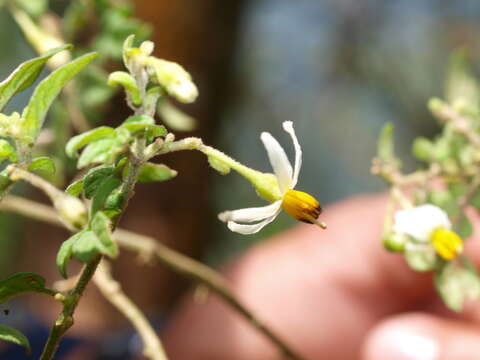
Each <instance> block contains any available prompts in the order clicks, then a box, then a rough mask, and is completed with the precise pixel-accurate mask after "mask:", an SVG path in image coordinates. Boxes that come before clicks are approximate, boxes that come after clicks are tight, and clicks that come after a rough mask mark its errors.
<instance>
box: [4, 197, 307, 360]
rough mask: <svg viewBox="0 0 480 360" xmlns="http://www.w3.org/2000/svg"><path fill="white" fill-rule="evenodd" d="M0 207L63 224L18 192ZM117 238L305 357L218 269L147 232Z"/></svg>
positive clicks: (286, 352)
mask: <svg viewBox="0 0 480 360" xmlns="http://www.w3.org/2000/svg"><path fill="white" fill-rule="evenodd" d="M0 210H3V211H10V212H15V213H17V214H21V215H24V216H27V217H30V218H32V219H36V220H39V221H43V222H47V223H50V224H52V225H56V226H64V225H63V224H62V222H61V221H60V220H59V217H58V215H57V214H56V212H55V210H54V209H53V208H51V207H49V206H46V205H43V204H39V203H37V202H34V201H31V200H27V199H23V198H20V197H17V196H12V195H11V196H8V197H6V198H5V199H4V200H3V201H2V202H1V203H0ZM114 238H115V239H116V240H117V242H118V244H119V245H120V246H122V247H124V248H125V249H128V250H131V251H134V252H136V253H137V254H139V255H140V256H142V257H144V258H146V259H149V260H156V261H158V262H159V263H161V264H164V265H166V266H167V267H169V268H171V269H173V270H174V271H176V272H178V273H180V274H183V275H185V276H187V277H189V278H190V279H192V280H194V281H196V282H198V283H200V284H202V285H204V286H205V287H207V288H208V289H209V290H211V291H212V292H213V293H215V294H217V295H218V296H219V297H220V298H221V299H222V300H223V301H224V302H225V303H226V304H228V305H229V306H231V307H232V308H233V309H235V310H236V311H237V312H239V313H240V314H241V315H242V316H243V317H244V318H245V319H246V320H247V321H248V322H249V323H250V324H251V325H252V326H253V327H255V328H256V329H257V330H258V331H259V332H261V333H262V334H263V335H264V336H265V337H267V338H268V339H269V340H270V341H271V342H272V343H273V344H274V345H275V347H276V348H277V349H278V350H279V352H280V353H281V354H282V355H283V356H284V357H285V358H286V359H292V360H300V359H302V357H301V356H300V355H299V354H297V353H295V352H294V351H293V350H292V349H290V347H289V345H287V344H286V342H284V340H283V339H281V338H280V337H278V336H277V335H276V334H275V333H274V332H273V331H272V330H271V329H270V328H269V327H268V326H267V325H266V324H264V323H263V322H262V321H261V320H260V319H258V318H257V317H256V316H255V315H254V314H253V313H251V312H250V310H248V309H247V308H246V307H245V306H244V305H243V304H242V303H241V302H240V301H239V300H238V299H237V298H236V297H235V295H234V294H233V293H232V291H231V290H230V288H229V286H228V283H227V281H226V280H225V279H224V278H223V277H222V276H221V275H220V274H218V273H217V272H216V271H215V270H213V269H211V268H209V267H208V266H206V265H203V264H202V263H199V262H197V261H195V260H193V259H191V258H189V257H188V256H185V255H182V254H180V253H178V252H176V251H174V250H172V249H170V248H168V247H167V246H165V245H163V244H161V243H159V242H157V241H156V240H155V239H154V238H151V237H148V236H144V235H140V234H136V233H133V232H131V231H128V230H123V229H117V230H116V231H115V233H114Z"/></svg>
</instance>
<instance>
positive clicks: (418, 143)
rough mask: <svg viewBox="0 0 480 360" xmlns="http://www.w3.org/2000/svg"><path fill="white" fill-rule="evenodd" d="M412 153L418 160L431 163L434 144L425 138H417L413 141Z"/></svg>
mask: <svg viewBox="0 0 480 360" xmlns="http://www.w3.org/2000/svg"><path fill="white" fill-rule="evenodd" d="M412 153H413V155H414V156H415V157H416V158H417V159H418V160H422V161H429V160H430V159H431V158H432V154H433V144H432V142H431V141H430V140H429V139H427V138H424V137H423V136H420V137H417V138H416V139H415V140H414V141H413V145H412Z"/></svg>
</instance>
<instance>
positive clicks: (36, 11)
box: [15, 0, 48, 18]
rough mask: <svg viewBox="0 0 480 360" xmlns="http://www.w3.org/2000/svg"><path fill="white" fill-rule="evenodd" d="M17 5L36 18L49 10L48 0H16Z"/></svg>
mask: <svg viewBox="0 0 480 360" xmlns="http://www.w3.org/2000/svg"><path fill="white" fill-rule="evenodd" d="M15 5H17V6H19V7H21V8H22V10H24V11H25V12H26V13H27V14H28V15H30V16H32V17H34V18H38V17H40V16H41V15H43V14H44V13H45V12H46V11H47V10H48V0H34V1H32V0H15Z"/></svg>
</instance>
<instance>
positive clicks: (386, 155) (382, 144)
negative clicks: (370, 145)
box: [377, 122, 400, 167]
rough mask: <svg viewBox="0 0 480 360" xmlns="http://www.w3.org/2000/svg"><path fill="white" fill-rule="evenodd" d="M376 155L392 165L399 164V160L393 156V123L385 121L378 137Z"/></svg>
mask: <svg viewBox="0 0 480 360" xmlns="http://www.w3.org/2000/svg"><path fill="white" fill-rule="evenodd" d="M377 156H378V158H379V159H380V160H381V161H384V162H388V163H390V164H392V165H393V166H396V167H398V166H400V161H399V160H398V159H397V158H396V157H395V153H394V142H393V124H392V123H391V122H387V123H386V124H385V125H384V126H383V128H382V130H381V132H380V136H379V138H378V143H377Z"/></svg>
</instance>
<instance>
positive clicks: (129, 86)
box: [108, 71, 142, 106]
mask: <svg viewBox="0 0 480 360" xmlns="http://www.w3.org/2000/svg"><path fill="white" fill-rule="evenodd" d="M108 85H110V86H115V85H120V86H122V87H123V88H124V89H125V91H126V92H128V94H130V97H131V99H132V102H133V104H134V105H137V106H138V105H140V104H141V103H142V97H141V96H140V90H139V89H138V87H137V83H136V81H135V79H134V78H133V76H132V75H130V74H129V73H127V72H125V71H115V72H113V73H111V74H110V76H109V77H108Z"/></svg>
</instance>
